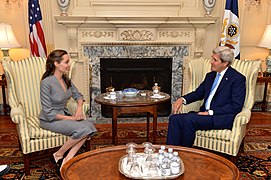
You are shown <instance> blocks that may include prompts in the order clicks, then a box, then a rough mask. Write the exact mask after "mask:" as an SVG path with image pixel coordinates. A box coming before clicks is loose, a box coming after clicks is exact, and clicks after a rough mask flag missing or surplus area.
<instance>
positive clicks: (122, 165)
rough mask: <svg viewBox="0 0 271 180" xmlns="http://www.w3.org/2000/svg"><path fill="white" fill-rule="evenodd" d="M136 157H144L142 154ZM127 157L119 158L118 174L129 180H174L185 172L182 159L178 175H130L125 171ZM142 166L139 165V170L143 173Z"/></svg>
mask: <svg viewBox="0 0 271 180" xmlns="http://www.w3.org/2000/svg"><path fill="white" fill-rule="evenodd" d="M136 155H139V156H140V155H144V153H136ZM154 155H155V156H158V154H157V153H154ZM127 156H128V155H124V156H122V157H121V158H120V160H119V172H120V173H121V174H123V175H124V176H126V177H128V178H131V179H175V178H177V177H179V176H180V175H182V174H183V173H184V171H185V168H184V164H183V161H182V159H180V164H181V166H180V173H178V174H175V175H170V176H162V175H156V176H150V175H146V173H143V172H142V174H144V175H134V174H130V172H129V171H128V170H126V165H125V164H127V159H128V158H127ZM142 165H143V164H140V163H139V166H140V168H141V171H145V170H144V169H146V168H142Z"/></svg>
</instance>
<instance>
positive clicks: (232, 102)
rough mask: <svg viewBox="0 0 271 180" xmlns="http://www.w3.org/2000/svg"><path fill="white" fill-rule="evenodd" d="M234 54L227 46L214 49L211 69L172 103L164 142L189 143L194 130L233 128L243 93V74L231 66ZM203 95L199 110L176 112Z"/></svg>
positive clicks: (181, 144) (244, 85)
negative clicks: (195, 86) (171, 111)
mask: <svg viewBox="0 0 271 180" xmlns="http://www.w3.org/2000/svg"><path fill="white" fill-rule="evenodd" d="M233 58H234V53H233V51H232V50H231V49H230V48H228V47H226V46H219V47H217V48H215V49H213V55H212V59H211V71H212V72H210V73H207V74H206V76H205V79H204V81H203V82H202V83H201V84H200V85H199V87H198V88H197V89H196V90H195V91H193V92H190V93H188V94H187V95H184V96H182V97H181V98H179V99H177V101H176V102H175V103H174V104H173V113H174V114H173V115H171V116H170V118H169V125H168V134H167V142H166V144H168V145H178V146H186V147H192V145H193V143H194V140H195V132H196V131H197V130H210V129H231V128H232V125H233V120H234V118H235V116H236V115H237V114H238V113H239V112H241V110H242V107H243V105H244V101H245V96H246V78H245V76H243V75H242V74H241V73H239V72H238V71H236V70H235V69H233V68H232V67H231V66H230V64H231V63H232V61H233ZM203 99H204V103H203V105H202V106H201V107H200V111H199V112H189V113H185V114H175V113H176V112H177V111H178V110H179V109H180V108H182V105H183V104H189V103H192V102H195V101H198V100H203Z"/></svg>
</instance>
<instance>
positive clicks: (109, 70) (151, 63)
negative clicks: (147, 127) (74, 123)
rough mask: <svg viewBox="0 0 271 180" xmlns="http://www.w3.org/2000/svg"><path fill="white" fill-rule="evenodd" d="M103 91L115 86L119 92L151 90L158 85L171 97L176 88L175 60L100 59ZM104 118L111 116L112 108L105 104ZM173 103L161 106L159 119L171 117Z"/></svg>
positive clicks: (103, 109) (103, 108)
mask: <svg viewBox="0 0 271 180" xmlns="http://www.w3.org/2000/svg"><path fill="white" fill-rule="evenodd" d="M100 74H101V76H100V82H101V92H102V93H104V92H106V88H107V87H111V86H112V87H114V88H115V90H116V91H119V90H123V89H125V88H136V89H138V90H151V89H152V86H153V85H154V83H155V82H157V83H158V84H159V86H160V87H161V91H163V92H166V93H168V94H169V95H171V91H172V90H171V87H172V84H171V82H172V58H101V59H100ZM101 108H102V116H104V117H111V116H112V110H111V108H110V107H107V106H104V105H102V107H101ZM170 112H171V103H170V102H166V103H163V104H161V105H159V106H158V116H168V115H169V114H170ZM123 116H124V117H130V116H132V117H135V116H136V117H138V116H145V115H144V114H132V115H131V114H129V115H123Z"/></svg>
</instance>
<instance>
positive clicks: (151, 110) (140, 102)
mask: <svg viewBox="0 0 271 180" xmlns="http://www.w3.org/2000/svg"><path fill="white" fill-rule="evenodd" d="M144 93H146V96H141V93H138V94H137V96H136V97H123V98H122V99H121V100H108V99H105V98H104V97H106V96H107V93H103V94H100V95H98V96H97V97H96V98H95V102H97V103H99V104H103V105H107V106H110V107H112V143H113V144H115V145H116V144H117V117H118V116H119V115H121V114H131V113H147V141H149V124H150V122H149V116H150V115H149V114H152V116H153V143H154V144H155V143H156V130H157V105H158V104H161V103H164V102H166V101H169V100H170V96H169V95H168V94H167V93H164V92H160V95H161V96H164V98H161V99H157V98H151V96H152V95H153V94H152V91H144Z"/></svg>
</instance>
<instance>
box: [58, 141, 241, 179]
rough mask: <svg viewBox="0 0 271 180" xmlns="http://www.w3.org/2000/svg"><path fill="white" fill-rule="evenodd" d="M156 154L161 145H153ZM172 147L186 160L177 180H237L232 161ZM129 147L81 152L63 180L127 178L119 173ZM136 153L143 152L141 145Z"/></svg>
mask: <svg viewBox="0 0 271 180" xmlns="http://www.w3.org/2000/svg"><path fill="white" fill-rule="evenodd" d="M154 147H155V149H156V152H157V151H158V149H159V148H160V145H155V146H154ZM169 147H172V148H173V150H174V151H177V152H178V153H179V156H180V157H181V159H182V160H183V163H184V167H185V172H184V173H183V174H182V175H181V176H179V177H178V179H187V180H191V179H200V180H205V179H206V180H210V179H229V180H233V179H238V178H239V170H238V169H237V167H236V166H235V165H234V164H233V163H232V162H230V161H229V160H227V159H225V158H223V157H221V156H218V155H216V154H213V153H210V152H207V151H203V150H199V149H194V148H185V147H180V146H166V148H169ZM126 149H127V146H125V145H122V146H113V147H108V148H101V149H97V150H93V151H88V152H85V153H82V154H80V155H78V156H76V157H74V158H72V159H71V160H70V161H68V162H67V163H66V164H65V165H64V166H63V168H62V170H61V175H62V178H63V179H64V180H81V179H110V180H115V179H128V178H126V177H125V176H124V175H122V174H121V173H120V172H119V167H118V166H119V159H120V158H121V157H122V156H124V155H126V154H127V153H126ZM136 149H137V152H143V149H144V148H143V146H139V147H138V148H136Z"/></svg>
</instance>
